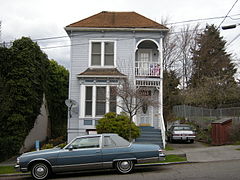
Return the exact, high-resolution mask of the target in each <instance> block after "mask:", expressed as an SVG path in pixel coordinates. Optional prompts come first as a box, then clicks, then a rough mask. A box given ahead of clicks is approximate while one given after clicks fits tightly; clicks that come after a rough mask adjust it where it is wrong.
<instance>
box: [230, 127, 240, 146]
mask: <svg viewBox="0 0 240 180" xmlns="http://www.w3.org/2000/svg"><path fill="white" fill-rule="evenodd" d="M230 140H231V141H232V142H233V143H234V144H239V142H240V124H237V125H235V126H232V128H231V130H230Z"/></svg>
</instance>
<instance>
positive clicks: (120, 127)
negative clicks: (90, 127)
mask: <svg viewBox="0 0 240 180" xmlns="http://www.w3.org/2000/svg"><path fill="white" fill-rule="evenodd" d="M130 124H131V138H133V139H135V138H137V137H138V136H139V135H140V130H139V128H138V127H137V126H136V125H135V124H134V123H133V122H131V121H130V119H129V117H128V116H127V115H126V114H124V113H122V114H116V113H114V112H109V113H107V114H105V115H104V117H103V118H101V119H100V120H99V121H98V125H97V127H96V129H97V132H98V133H100V134H101V133H116V134H118V135H119V136H121V137H123V138H125V139H127V140H128V139H129V137H130Z"/></svg>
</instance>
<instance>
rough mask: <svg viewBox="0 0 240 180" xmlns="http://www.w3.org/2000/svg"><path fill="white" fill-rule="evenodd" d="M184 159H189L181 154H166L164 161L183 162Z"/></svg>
mask: <svg viewBox="0 0 240 180" xmlns="http://www.w3.org/2000/svg"><path fill="white" fill-rule="evenodd" d="M183 161H187V158H186V157H183V156H179V155H166V158H165V161H163V163H166V162H183Z"/></svg>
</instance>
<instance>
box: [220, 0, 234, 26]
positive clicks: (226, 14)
mask: <svg viewBox="0 0 240 180" xmlns="http://www.w3.org/2000/svg"><path fill="white" fill-rule="evenodd" d="M237 2H238V0H236V1H235V3H234V4H233V5H232V7H231V8H230V10H229V11H228V13H227V14H226V16H225V17H224V19H223V20H222V22H221V23H220V24H219V25H218V29H219V28H220V26H221V25H222V23H223V22H224V21H225V19H226V18H227V16H228V15H229V13H230V12H231V11H232V9H233V8H234V6H235V5H236V4H237Z"/></svg>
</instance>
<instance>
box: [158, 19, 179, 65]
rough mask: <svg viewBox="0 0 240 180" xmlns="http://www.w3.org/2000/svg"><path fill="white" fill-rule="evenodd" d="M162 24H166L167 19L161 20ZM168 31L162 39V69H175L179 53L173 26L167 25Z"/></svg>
mask: <svg viewBox="0 0 240 180" xmlns="http://www.w3.org/2000/svg"><path fill="white" fill-rule="evenodd" d="M162 24H163V25H166V26H167V24H168V19H167V18H166V19H164V20H162ZM168 28H169V32H168V34H167V35H166V36H165V37H164V39H163V69H164V70H175V69H176V67H175V66H176V64H178V61H179V59H180V53H179V49H178V44H177V42H178V37H177V36H176V34H175V33H174V29H175V28H174V26H169V27H168Z"/></svg>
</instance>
